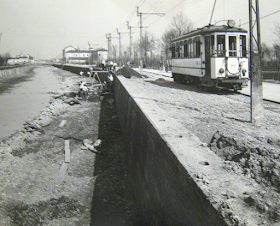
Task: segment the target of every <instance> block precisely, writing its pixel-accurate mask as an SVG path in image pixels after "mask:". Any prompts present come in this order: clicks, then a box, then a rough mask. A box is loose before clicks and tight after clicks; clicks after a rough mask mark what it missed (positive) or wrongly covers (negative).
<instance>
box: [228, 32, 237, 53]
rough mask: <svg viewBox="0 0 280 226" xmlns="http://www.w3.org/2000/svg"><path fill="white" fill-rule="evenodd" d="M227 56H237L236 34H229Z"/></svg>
mask: <svg viewBox="0 0 280 226" xmlns="http://www.w3.org/2000/svg"><path fill="white" fill-rule="evenodd" d="M228 38H229V39H228V42H229V56H237V49H236V36H229V37H228Z"/></svg>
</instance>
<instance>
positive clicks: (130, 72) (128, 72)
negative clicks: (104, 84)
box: [116, 67, 145, 78]
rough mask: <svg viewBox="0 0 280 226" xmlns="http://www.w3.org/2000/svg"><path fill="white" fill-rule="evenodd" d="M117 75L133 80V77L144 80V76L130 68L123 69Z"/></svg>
mask: <svg viewBox="0 0 280 226" xmlns="http://www.w3.org/2000/svg"><path fill="white" fill-rule="evenodd" d="M116 75H123V76H124V77H125V78H131V77H132V76H135V77H138V78H143V77H145V76H144V75H141V74H139V73H138V72H136V71H134V70H133V69H131V68H129V67H122V68H120V69H119V70H118V71H117V72H116Z"/></svg>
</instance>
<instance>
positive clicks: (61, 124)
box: [58, 120, 66, 128]
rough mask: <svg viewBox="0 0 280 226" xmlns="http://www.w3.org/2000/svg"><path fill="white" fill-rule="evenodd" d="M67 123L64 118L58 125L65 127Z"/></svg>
mask: <svg viewBox="0 0 280 226" xmlns="http://www.w3.org/2000/svg"><path fill="white" fill-rule="evenodd" d="M65 124H66V120H62V121H61V123H60V124H59V126H58V127H60V128H61V127H63V126H64V125H65Z"/></svg>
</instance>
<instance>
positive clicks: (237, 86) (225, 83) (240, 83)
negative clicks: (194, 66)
mask: <svg viewBox="0 0 280 226" xmlns="http://www.w3.org/2000/svg"><path fill="white" fill-rule="evenodd" d="M172 77H173V79H174V81H175V82H176V83H180V84H191V85H196V86H199V87H213V88H217V89H233V90H235V91H237V90H241V89H242V88H243V87H246V86H248V84H247V83H248V79H240V78H219V79H211V78H206V77H195V76H191V75H182V74H177V73H172Z"/></svg>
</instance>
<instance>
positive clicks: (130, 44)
mask: <svg viewBox="0 0 280 226" xmlns="http://www.w3.org/2000/svg"><path fill="white" fill-rule="evenodd" d="M126 25H127V28H128V29H129V59H130V60H131V55H132V33H131V28H132V27H131V26H129V21H126Z"/></svg>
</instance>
